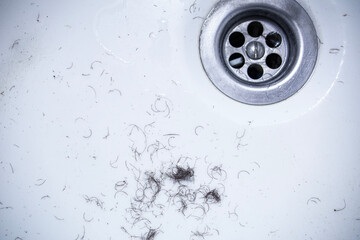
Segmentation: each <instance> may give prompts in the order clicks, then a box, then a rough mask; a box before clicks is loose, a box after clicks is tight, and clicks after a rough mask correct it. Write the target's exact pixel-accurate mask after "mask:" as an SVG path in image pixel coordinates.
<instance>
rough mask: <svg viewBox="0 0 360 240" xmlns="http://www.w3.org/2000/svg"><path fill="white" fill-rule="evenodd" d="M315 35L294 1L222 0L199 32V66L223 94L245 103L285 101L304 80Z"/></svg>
mask: <svg viewBox="0 0 360 240" xmlns="http://www.w3.org/2000/svg"><path fill="white" fill-rule="evenodd" d="M317 52H318V39H317V34H316V30H315V27H314V25H313V23H312V21H311V19H310V17H309V15H308V14H307V13H306V11H305V10H304V9H303V8H302V7H301V6H300V4H298V3H297V2H296V1H295V0H268V1H266V2H265V1H263V0H222V1H220V2H219V3H217V4H216V6H215V7H214V8H213V9H212V10H211V12H210V14H209V15H208V17H207V19H206V20H205V22H204V24H203V27H202V30H201V34H200V56H201V60H202V63H203V67H204V69H205V71H206V73H207V75H208V77H209V78H210V80H211V81H212V82H213V83H214V85H215V86H216V87H217V88H218V89H219V90H220V91H222V92H223V93H224V94H226V95H227V96H229V97H231V98H233V99H235V100H237V101H240V102H243V103H247V104H253V105H266V104H273V103H277V102H280V101H282V100H285V99H287V98H289V97H290V96H292V95H293V94H295V93H296V92H297V91H298V90H299V89H300V88H301V87H302V86H303V85H304V84H305V83H306V81H307V80H308V78H309V77H310V75H311V73H312V71H313V69H314V67H315V63H316V59H317Z"/></svg>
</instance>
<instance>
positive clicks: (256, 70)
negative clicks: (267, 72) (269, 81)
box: [248, 64, 264, 79]
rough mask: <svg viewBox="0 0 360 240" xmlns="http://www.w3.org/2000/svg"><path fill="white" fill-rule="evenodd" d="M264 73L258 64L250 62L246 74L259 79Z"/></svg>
mask: <svg viewBox="0 0 360 240" xmlns="http://www.w3.org/2000/svg"><path fill="white" fill-rule="evenodd" d="M263 74H264V70H263V68H262V67H261V66H260V65H259V64H252V65H250V67H249V68H248V75H249V77H251V78H252V79H259V78H261V77H262V75H263Z"/></svg>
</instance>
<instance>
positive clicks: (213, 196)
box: [204, 189, 221, 203]
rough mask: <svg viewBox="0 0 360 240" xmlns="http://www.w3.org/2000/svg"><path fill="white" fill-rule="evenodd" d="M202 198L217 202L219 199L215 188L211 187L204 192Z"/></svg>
mask: <svg viewBox="0 0 360 240" xmlns="http://www.w3.org/2000/svg"><path fill="white" fill-rule="evenodd" d="M204 198H205V200H206V202H212V203H219V202H220V201H221V197H220V194H219V192H218V191H217V190H216V189H213V190H211V191H209V192H208V193H206V194H205V196H204Z"/></svg>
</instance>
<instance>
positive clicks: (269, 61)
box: [266, 53, 282, 69]
mask: <svg viewBox="0 0 360 240" xmlns="http://www.w3.org/2000/svg"><path fill="white" fill-rule="evenodd" d="M281 63H282V59H281V57H280V56H279V55H277V54H276V53H272V54H270V55H269V56H267V58H266V65H267V66H268V67H269V68H271V69H277V68H279V67H280V66H281Z"/></svg>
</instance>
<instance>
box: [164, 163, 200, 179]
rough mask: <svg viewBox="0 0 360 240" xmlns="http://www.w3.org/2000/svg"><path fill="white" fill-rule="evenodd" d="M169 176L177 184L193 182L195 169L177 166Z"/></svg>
mask: <svg viewBox="0 0 360 240" xmlns="http://www.w3.org/2000/svg"><path fill="white" fill-rule="evenodd" d="M168 176H169V177H170V178H171V179H173V180H174V181H177V182H181V181H191V180H192V179H193V178H194V169H193V168H190V167H187V168H183V167H180V166H176V167H174V168H173V169H172V171H171V173H169V174H168Z"/></svg>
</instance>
